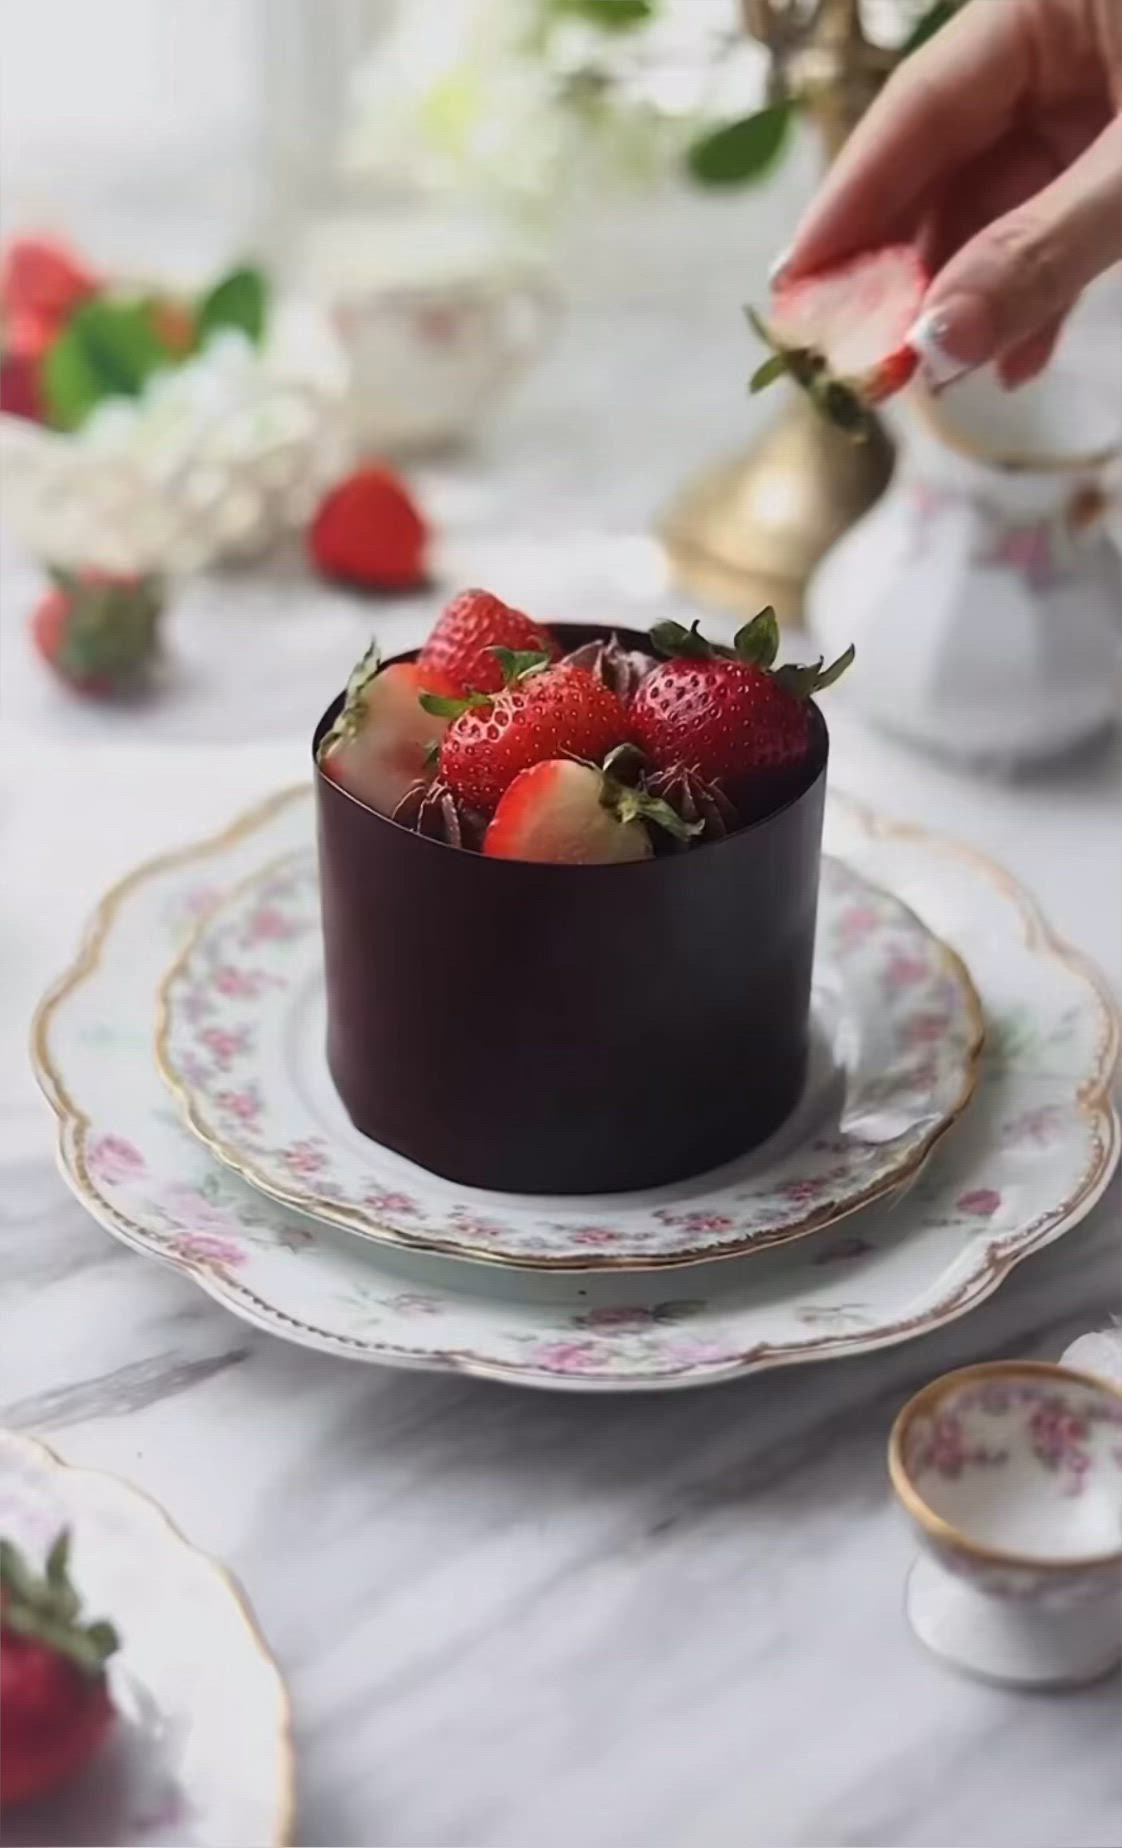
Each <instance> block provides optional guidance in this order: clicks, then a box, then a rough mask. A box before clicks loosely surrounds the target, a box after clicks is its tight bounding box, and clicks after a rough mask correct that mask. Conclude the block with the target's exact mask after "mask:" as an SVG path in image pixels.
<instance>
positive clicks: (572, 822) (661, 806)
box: [483, 757, 695, 866]
mask: <svg viewBox="0 0 1122 1848" xmlns="http://www.w3.org/2000/svg"><path fill="white" fill-rule="evenodd" d="M646 821H651V822H655V823H657V824H659V825H660V826H661V827H663V828H666V829H670V830H672V831H673V833H674V834H676V835H678V836H680V837H681V838H682V839H683V840H684V841H685V840H688V839H689V836H690V834H691V833H693V832H695V830H693V829H691V828H690V827H688V826H686V825H685V824H683V823H682V822H680V821H679V819H678V817H677V816H676V815H675V814H674V812H673V811H672V810H671V809H668V808H667V806H666V804H665V803H664V802H657V801H654V800H652V798H651V797H649V796H647V795H645V794H643V792H642V791H640V790H638V789H635V788H629V787H627V786H626V785H625V784H623V783H619V782H617V781H616V780H615V779H614V778H613V777H612V776H610V775H607V774H605V772H604V771H603V770H598V769H597V768H596V766H595V764H581V763H577V762H576V761H575V760H574V759H573V758H571V757H555V758H548V759H547V760H546V761H545V762H544V763H540V764H532V765H531V766H530V768H529V769H528V770H521V771H520V772H519V774H518V775H517V776H516V777H515V779H514V781H513V783H512V784H511V785H510V787H509V789H508V790H507V791H506V794H505V795H504V796H503V798H502V801H501V802H500V803H499V806H498V808H497V809H496V810H495V814H494V818H493V819H492V822H491V825H490V827H489V828H488V830H487V833H486V835H485V836H484V840H483V851H484V853H485V854H490V855H491V856H492V857H494V858H496V859H500V860H545V861H552V862H555V863H558V864H562V865H566V866H611V865H620V864H623V863H625V862H627V861H629V860H649V859H650V857H651V854H652V853H653V851H654V849H653V846H652V844H651V836H650V833H649V831H648V829H647V828H646V826H645V825H644V823H645V822H646Z"/></svg>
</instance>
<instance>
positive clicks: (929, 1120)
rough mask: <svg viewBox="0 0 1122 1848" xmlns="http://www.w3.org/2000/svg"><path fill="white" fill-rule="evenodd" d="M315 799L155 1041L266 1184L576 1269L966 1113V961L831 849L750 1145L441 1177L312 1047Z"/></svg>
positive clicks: (774, 1194) (455, 1250)
mask: <svg viewBox="0 0 1122 1848" xmlns="http://www.w3.org/2000/svg"><path fill="white" fill-rule="evenodd" d="M310 811H311V804H310V803H307V804H305V805H303V806H302V807H301V806H299V805H296V806H294V807H293V808H291V809H290V810H289V811H288V824H289V825H288V833H289V835H290V837H291V838H292V839H293V840H294V841H295V842H296V843H297V844H296V845H295V846H294V849H293V851H292V852H290V853H289V854H287V855H286V856H284V857H283V858H282V859H281V860H280V861H279V862H278V863H276V864H274V865H273V866H271V867H267V868H265V869H263V870H262V872H261V873H260V874H259V875H258V876H257V877H255V878H251V879H250V880H249V881H247V883H246V884H245V885H244V886H242V887H241V888H240V889H239V890H238V891H237V892H236V893H235V894H234V896H233V898H232V899H230V900H229V901H228V902H227V903H226V904H224V905H220V906H219V907H218V908H217V909H216V911H215V912H214V914H213V915H211V916H210V917H208V918H205V919H204V920H203V923H202V925H201V928H200V930H199V933H198V935H197V936H196V938H195V939H194V940H193V942H192V943H191V944H190V945H189V946H188V948H187V950H186V952H185V953H184V955H183V956H182V957H181V958H180V960H179V961H178V962H177V963H176V964H175V965H174V966H173V968H172V970H171V973H170V975H169V976H168V978H167V980H166V982H165V984H164V987H163V990H162V1002H163V1005H162V1008H161V1024H160V1029H159V1034H158V1042H157V1057H158V1060H159V1063H160V1066H161V1069H162V1071H163V1072H164V1075H165V1077H166V1078H167V1079H168V1082H169V1084H170V1085H171V1088H172V1090H173V1091H174V1093H175V1095H176V1096H177V1097H178V1098H179V1100H180V1102H181V1103H182V1105H183V1106H184V1109H185V1113H186V1116H187V1121H188V1123H189V1124H190V1125H191V1127H192V1128H193V1129H194V1130H195V1132H196V1134H197V1135H199V1136H200V1137H201V1138H202V1140H203V1141H204V1142H205V1143H206V1144H207V1146H208V1147H209V1148H210V1149H211V1150H213V1152H214V1154H215V1155H217V1156H218V1158H219V1160H220V1161H224V1162H226V1163H228V1165H229V1166H230V1167H231V1168H233V1169H235V1170H236V1172H237V1173H239V1174H241V1175H243V1176H244V1177H245V1179H246V1180H248V1181H251V1182H252V1183H253V1185H254V1186H255V1187H259V1188H261V1190H262V1191H263V1192H264V1193H267V1194H269V1195H271V1196H272V1198H273V1199H276V1200H280V1201H282V1202H284V1204H286V1205H288V1206H293V1207H297V1208H298V1209H300V1210H301V1211H302V1212H305V1213H310V1214H312V1215H313V1216H314V1217H315V1218H317V1219H322V1220H325V1221H326V1222H328V1223H329V1224H332V1225H340V1226H344V1227H346V1228H347V1229H348V1230H350V1231H352V1232H357V1233H359V1234H361V1235H362V1236H364V1237H366V1238H372V1239H376V1240H378V1241H379V1242H382V1243H389V1244H399V1245H408V1246H412V1247H415V1248H420V1249H423V1250H429V1251H443V1252H445V1253H447V1254H448V1255H449V1256H454V1257H461V1258H463V1257H469V1258H485V1259H489V1260H491V1261H493V1262H499V1263H509V1264H519V1265H528V1266H534V1267H539V1266H540V1267H550V1268H555V1269H566V1270H574V1271H587V1270H600V1269H622V1268H624V1267H627V1268H629V1269H635V1270H637V1269H647V1268H650V1267H652V1266H656V1265H667V1264H685V1263H692V1262H696V1261H697V1260H698V1259H702V1258H711V1257H722V1256H729V1255H732V1254H734V1253H737V1252H745V1251H758V1250H760V1249H761V1248H762V1247H764V1246H767V1245H775V1244H780V1243H783V1242H785V1241H787V1240H790V1239H793V1238H799V1237H802V1236H805V1234H807V1233H808V1232H814V1231H818V1230H820V1229H821V1228H822V1227H823V1226H827V1225H832V1224H834V1223H836V1222H837V1221H838V1220H839V1219H842V1218H844V1217H845V1216H846V1215H847V1214H849V1213H852V1212H855V1211H856V1210H857V1208H858V1207H861V1206H865V1205H867V1204H868V1203H869V1202H870V1201H872V1200H875V1199H879V1198H881V1197H882V1196H883V1195H886V1194H888V1193H891V1192H892V1191H893V1190H894V1189H896V1188H898V1187H900V1186H901V1185H902V1184H903V1183H904V1181H905V1180H906V1179H907V1178H908V1177H909V1176H910V1175H913V1174H914V1173H916V1172H917V1171H918V1169H919V1168H920V1167H921V1165H922V1164H923V1162H924V1161H925V1160H926V1158H927V1156H928V1155H929V1154H930V1152H931V1149H932V1148H933V1146H934V1144H935V1142H936V1141H937V1139H938V1138H939V1136H940V1135H941V1134H942V1133H943V1131H944V1130H946V1129H947V1128H948V1127H949V1126H950V1124H951V1123H952V1122H953V1121H954V1120H955V1118H956V1117H957V1116H959V1115H960V1114H961V1112H962V1111H963V1110H964V1109H965V1107H966V1104H967V1102H968V1100H969V1098H970V1097H971V1095H972V1093H973V1090H974V1084H975V1081H976V1078H977V1069H978V1058H979V1055H980V1052H981V1045H982V1037H983V1036H982V1017H981V1008H980V1005H979V1002H978V997H977V995H976V994H975V992H974V986H973V983H972V982H971V981H970V978H969V976H968V975H967V974H966V971H965V969H964V968H963V966H962V964H961V963H960V962H959V960H958V958H957V957H955V956H954V955H952V953H951V952H950V951H949V950H948V949H946V948H945V946H944V945H943V944H941V943H940V942H939V940H938V939H937V938H936V937H934V936H932V934H931V932H930V931H929V930H928V929H927V927H926V926H925V925H923V924H921V923H920V921H919V919H918V918H917V917H916V916H915V914H914V913H913V912H910V911H909V910H908V909H907V907H906V906H904V905H902V904H901V903H900V901H899V899H897V898H894V897H893V896H892V895H891V894H890V893H888V892H885V891H882V890H881V889H880V888H879V887H876V886H873V885H871V884H870V883H869V881H868V880H867V879H864V878H862V877H861V876H860V875H859V874H858V873H855V872H853V871H852V870H851V869H850V868H849V867H846V866H843V865H842V864H841V863H840V862H839V861H836V860H829V859H828V860H826V861H825V862H824V863H823V868H822V884H821V894H820V898H819V907H818V939H817V945H816V951H815V971H814V1023H815V1032H814V1036H813V1039H814V1057H813V1059H812V1062H811V1074H810V1080H809V1082H808V1084H807V1086H806V1088H805V1091H804V1095H803V1098H802V1100H801V1104H800V1106H799V1108H798V1109H797V1110H796V1112H795V1113H794V1115H793V1117H792V1118H790V1119H789V1120H788V1121H787V1122H786V1123H785V1124H784V1125H783V1127H782V1129H781V1130H780V1131H779V1133H778V1134H777V1135H775V1136H773V1137H772V1138H771V1139H770V1141H769V1142H768V1143H766V1144H765V1145H764V1146H763V1147H762V1148H759V1149H756V1150H755V1151H754V1152H753V1153H752V1154H751V1155H749V1156H746V1157H744V1158H743V1159H741V1160H740V1161H738V1162H734V1163H729V1164H727V1165H726V1166H724V1167H722V1168H718V1169H715V1170H711V1171H710V1172H709V1173H707V1174H702V1175H699V1176H697V1177H695V1178H694V1179H692V1180H690V1181H687V1182H681V1183H678V1184H676V1185H674V1186H671V1187H661V1188H658V1189H657V1190H647V1191H644V1192H634V1193H628V1194H614V1195H606V1196H602V1197H594V1196H588V1195H582V1196H573V1195H570V1196H568V1197H550V1196H544V1195H538V1196H533V1195H525V1196H519V1195H516V1194H502V1193H490V1192H484V1191H482V1190H480V1189H477V1188H468V1187H464V1186H461V1185H458V1184H456V1183H453V1182H449V1181H445V1180H442V1179H441V1178H440V1177H439V1176H438V1175H435V1174H431V1173H429V1172H427V1171H426V1170H425V1169H423V1168H420V1167H418V1166H417V1165H416V1164H415V1163H413V1162H411V1161H408V1160H406V1159H405V1157H404V1156H400V1155H396V1154H394V1153H393V1151H392V1150H388V1149H384V1148H381V1147H379V1145H378V1144H377V1143H375V1142H371V1141H370V1140H369V1139H368V1138H367V1137H366V1136H363V1135H361V1134H360V1133H359V1131H358V1130H356V1129H355V1128H354V1127H353V1125H352V1124H351V1122H350V1120H349V1118H348V1117H347V1114H346V1111H345V1110H344V1108H343V1105H342V1104H341V1102H340V1100H339V1098H338V1096H337V1094H336V1092H335V1088H334V1085H333V1084H332V1082H331V1078H330V1075H329V1073H328V1070H327V1061H326V1057H325V1054H324V1044H325V1039H326V1014H325V1009H326V1000H325V993H324V973H323V949H322V938H321V932H320V899H319V882H318V878H317V872H316V857H315V850H314V848H313V846H312V844H311V842H310V840H309V831H310V828H311V823H312V817H311V812H310Z"/></svg>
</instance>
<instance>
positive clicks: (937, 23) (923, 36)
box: [899, 0, 958, 58]
mask: <svg viewBox="0 0 1122 1848" xmlns="http://www.w3.org/2000/svg"><path fill="white" fill-rule="evenodd" d="M957 12H958V6H957V5H956V4H955V0H934V5H933V6H929V7H928V8H927V11H926V12H925V13H921V14H920V16H919V18H918V19H917V20H916V23H915V25H914V26H913V27H912V29H911V31H910V32H909V34H908V36H907V38H906V39H905V40H904V43H903V44H902V45H901V47H900V51H899V56H900V57H901V58H910V57H911V55H912V53H913V51H918V50H919V48H920V46H921V45H926V43H927V41H928V39H932V38H934V37H935V34H936V33H937V32H941V31H942V29H943V27H944V26H946V25H949V24H950V22H951V20H952V19H953V18H954V16H955V14H956V13H957Z"/></svg>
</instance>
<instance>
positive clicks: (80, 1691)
mask: <svg viewBox="0 0 1122 1848" xmlns="http://www.w3.org/2000/svg"><path fill="white" fill-rule="evenodd" d="M68 1554H69V1536H68V1535H67V1534H66V1533H65V1532H63V1533H61V1534H60V1535H59V1537H58V1539H57V1540H56V1541H55V1543H54V1545H53V1546H52V1548H51V1550H50V1553H49V1554H48V1555H47V1564H46V1572H45V1576H44V1577H43V1578H38V1577H36V1575H35V1574H34V1573H33V1572H32V1571H31V1570H30V1569H29V1567H28V1566H27V1564H26V1563H25V1561H24V1560H23V1559H22V1558H21V1557H20V1554H19V1552H18V1551H17V1549H16V1548H15V1547H14V1546H13V1545H12V1543H11V1541H10V1540H0V1805H2V1806H3V1807H5V1808H7V1807H8V1806H9V1805H13V1804H17V1803H28V1802H31V1801H32V1800H33V1799H35V1798H36V1797H45V1796H49V1795H51V1794H52V1793H53V1792H54V1791H56V1790H58V1789H60V1788H61V1787H62V1786H63V1785H64V1784H68V1783H69V1782H70V1780H71V1779H72V1778H74V1777H76V1776H77V1775H78V1773H79V1772H80V1771H82V1770H84V1768H85V1766H86V1765H87V1764H88V1763H89V1761H90V1759H91V1758H92V1757H93V1756H94V1753H95V1752H96V1751H97V1750H98V1748H99V1746H100V1745H101V1743H102V1741H103V1739H104V1738H105V1735H106V1733H107V1732H108V1731H109V1728H110V1727H111V1725H112V1723H113V1703H112V1701H111V1699H110V1697H109V1689H108V1686H107V1685H106V1680H105V1664H106V1662H107V1661H108V1659H109V1657H110V1656H111V1655H112V1654H113V1652H114V1650H115V1649H117V1647H118V1642H117V1634H116V1631H115V1630H114V1629H113V1626H112V1624H109V1623H105V1622H101V1623H82V1622H81V1621H80V1620H79V1619H80V1612H81V1605H80V1603H79V1600H78V1595H77V1593H76V1592H75V1590H74V1588H73V1586H72V1585H71V1583H70V1575H69V1570H68Z"/></svg>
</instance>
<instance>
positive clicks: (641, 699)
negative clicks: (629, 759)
mask: <svg viewBox="0 0 1122 1848" xmlns="http://www.w3.org/2000/svg"><path fill="white" fill-rule="evenodd" d="M651 639H652V641H653V642H654V643H655V646H656V647H657V648H658V649H659V651H660V653H663V654H667V655H669V656H670V657H671V659H669V660H667V661H664V662H663V663H662V665H661V666H660V667H657V668H656V669H655V671H654V673H653V674H650V675H648V677H647V678H646V680H644V682H643V684H642V686H641V687H640V688H639V691H638V693H637V694H636V696H635V699H634V700H633V702H632V705H631V723H632V727H633V731H634V736H635V739H636V742H637V743H638V744H639V745H640V746H641V747H642V749H643V750H644V751H645V752H646V754H647V756H648V758H649V759H650V761H651V763H652V764H653V765H654V766H655V767H656V769H660V770H671V769H674V768H675V767H681V766H685V767H686V768H687V769H689V770H692V771H694V772H695V773H696V774H697V775H698V776H699V777H701V778H703V779H704V780H705V781H706V782H709V783H718V784H720V785H721V786H722V787H723V788H724V790H725V791H726V792H727V794H728V795H729V796H730V797H731V798H732V799H733V800H734V801H735V803H736V805H737V807H738V808H740V809H741V811H742V813H743V814H744V815H745V816H750V815H757V814H759V813H760V812H761V810H762V808H766V807H767V806H769V802H770V799H771V798H772V797H775V798H777V799H782V796H783V794H784V793H785V781H784V779H785V778H787V777H788V773H791V772H794V771H797V770H799V769H800V768H801V767H802V765H803V764H804V763H805V761H806V758H807V755H808V752H809V749H810V735H811V734H810V708H809V705H808V701H809V699H810V696H811V694H812V693H816V692H819V691H820V690H821V689H822V688H823V687H828V686H830V685H831V684H832V683H833V682H834V681H835V680H837V679H838V677H839V675H841V674H842V673H844V672H845V669H846V668H847V667H848V666H849V664H850V662H851V661H852V659H853V649H852V648H848V649H847V650H846V652H845V654H844V655H842V656H841V657H840V658H839V659H838V660H837V661H835V662H834V663H833V665H832V666H831V667H828V668H823V665H822V662H821V661H819V662H818V663H817V664H816V665H815V666H814V667H779V668H773V667H772V663H773V662H774V660H775V656H776V652H777V650H778V647H779V628H778V624H777V622H776V619H775V612H774V610H772V609H766V610H761V612H760V614H759V615H758V616H756V617H755V618H754V619H753V620H752V622H750V623H747V624H746V625H745V627H744V628H743V629H741V630H740V632H739V633H738V635H737V637H736V640H735V642H734V644H733V647H732V648H718V647H714V646H711V645H710V643H708V642H707V641H706V640H705V639H704V637H703V636H701V635H699V634H698V632H697V624H696V623H695V624H694V626H693V628H692V629H683V628H682V627H681V625H680V624H679V623H674V622H666V623H658V624H656V626H655V628H654V629H653V630H652V631H651Z"/></svg>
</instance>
